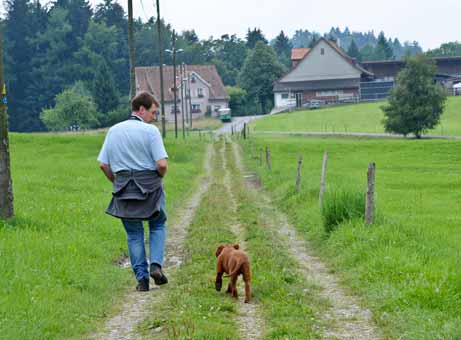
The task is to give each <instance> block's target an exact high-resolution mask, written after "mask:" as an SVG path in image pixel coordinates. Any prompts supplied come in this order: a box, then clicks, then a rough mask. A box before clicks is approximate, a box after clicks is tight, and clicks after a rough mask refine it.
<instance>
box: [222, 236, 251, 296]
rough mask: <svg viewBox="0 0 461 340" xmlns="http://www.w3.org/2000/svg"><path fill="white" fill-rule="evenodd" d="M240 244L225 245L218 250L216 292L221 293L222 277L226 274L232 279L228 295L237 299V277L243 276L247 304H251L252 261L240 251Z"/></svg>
mask: <svg viewBox="0 0 461 340" xmlns="http://www.w3.org/2000/svg"><path fill="white" fill-rule="evenodd" d="M239 248H240V246H239V245H238V244H225V245H221V246H219V247H218V249H216V257H217V258H218V264H217V266H216V284H215V286H216V290H217V291H218V292H219V291H221V288H222V276H223V274H224V273H226V274H227V277H230V282H229V286H228V287H227V291H226V292H227V293H231V294H232V296H233V297H235V298H237V277H238V276H239V275H240V274H242V276H243V281H244V282H245V303H249V302H250V295H251V288H250V280H251V275H250V260H249V259H248V255H247V254H245V252H244V251H243V250H239Z"/></svg>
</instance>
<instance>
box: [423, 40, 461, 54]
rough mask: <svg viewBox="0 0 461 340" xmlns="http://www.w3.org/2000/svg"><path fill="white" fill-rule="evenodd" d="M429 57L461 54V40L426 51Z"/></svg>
mask: <svg viewBox="0 0 461 340" xmlns="http://www.w3.org/2000/svg"><path fill="white" fill-rule="evenodd" d="M426 55H428V56H429V57H456V56H460V55H461V42H459V41H453V42H448V43H445V44H442V45H440V47H439V48H435V49H433V50H429V51H427V52H426Z"/></svg>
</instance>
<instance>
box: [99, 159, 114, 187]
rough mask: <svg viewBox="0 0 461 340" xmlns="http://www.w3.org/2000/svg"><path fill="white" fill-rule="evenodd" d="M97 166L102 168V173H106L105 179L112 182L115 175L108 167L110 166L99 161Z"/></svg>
mask: <svg viewBox="0 0 461 340" xmlns="http://www.w3.org/2000/svg"><path fill="white" fill-rule="evenodd" d="M99 168H100V169H101V170H102V172H104V175H106V177H107V179H108V180H109V181H111V182H112V183H113V182H114V179H115V176H114V173H113V172H112V170H111V169H110V166H109V165H108V164H104V163H99Z"/></svg>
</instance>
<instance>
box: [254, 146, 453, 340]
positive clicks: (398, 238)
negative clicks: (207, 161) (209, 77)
mask: <svg viewBox="0 0 461 340" xmlns="http://www.w3.org/2000/svg"><path fill="white" fill-rule="evenodd" d="M266 145H269V146H270V147H271V151H272V159H273V171H272V173H268V172H267V171H266V170H265V169H263V168H260V167H259V165H258V164H259V161H257V160H256V159H252V160H249V166H250V167H251V168H253V169H255V170H256V171H257V172H258V173H259V174H260V175H261V177H262V181H263V185H264V187H265V188H266V189H267V190H268V191H269V192H270V193H271V194H272V195H273V196H274V197H275V198H276V199H277V201H278V202H279V204H280V206H281V207H282V208H283V209H284V210H285V211H286V212H287V213H288V214H289V215H290V216H291V217H292V220H293V222H294V223H295V224H296V226H297V228H298V229H299V230H300V231H301V232H302V233H303V234H304V235H305V236H306V238H309V239H310V240H311V241H313V243H314V245H315V246H316V248H317V250H318V251H319V253H320V254H322V255H323V257H324V258H325V259H326V260H328V261H330V262H331V264H332V266H333V268H334V270H336V271H337V272H338V273H339V274H340V275H341V277H342V278H343V279H344V281H345V284H346V285H349V286H351V287H352V289H353V290H354V291H356V292H357V293H358V294H359V295H361V296H363V297H364V298H365V300H366V301H367V303H368V304H369V306H370V307H371V308H372V310H373V311H374V312H375V317H376V319H377V322H378V324H380V325H381V327H383V328H384V330H385V331H386V332H387V334H388V335H389V337H391V338H399V337H400V336H402V338H405V339H437V338H443V339H455V338H456V339H457V338H460V337H461V326H460V325H461V310H460V309H459V306H460V304H461V286H460V284H459V282H460V280H461V270H460V266H459V254H460V252H461V246H460V245H461V230H460V227H459V226H460V225H461V218H460V215H459V211H458V209H459V204H460V203H461V192H460V191H459V190H457V189H456V188H458V187H459V186H460V184H461V178H460V177H459V170H458V169H459V168H460V162H461V161H460V158H459V154H460V152H461V144H460V143H459V142H456V141H394V140H386V141H382V140H379V141H377V140H354V139H309V138H295V137H290V138H288V137H264V138H263V137H261V138H257V139H256V146H254V147H253V155H255V154H256V152H255V150H258V148H259V147H265V146H266ZM247 150H248V153H249V150H250V149H249V148H247ZM324 150H328V152H329V154H330V160H329V163H328V172H327V187H330V188H333V187H353V188H355V189H356V190H362V191H363V192H365V184H366V169H367V164H368V162H371V161H374V162H376V163H377V178H376V181H377V183H376V192H377V202H378V208H379V214H380V215H381V216H382V217H383V221H382V222H381V223H379V224H378V225H375V226H373V227H371V228H366V227H364V226H363V224H362V223H361V222H360V221H359V222H354V223H349V224H345V225H342V226H341V227H340V228H338V230H336V231H335V232H333V233H332V234H331V236H330V237H329V238H328V237H326V235H325V233H324V232H323V229H322V226H321V217H320V213H319V208H318V188H319V178H320V169H321V160H322V154H323V152H324ZM298 153H302V154H303V157H304V163H303V168H302V190H301V192H300V194H296V193H295V190H294V184H295V178H296V164H297V155H298Z"/></svg>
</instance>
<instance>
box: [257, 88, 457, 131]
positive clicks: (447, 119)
mask: <svg viewBox="0 0 461 340" xmlns="http://www.w3.org/2000/svg"><path fill="white" fill-rule="evenodd" d="M382 105H384V102H378V103H362V104H357V105H346V106H338V107H331V108H324V109H320V110H308V111H296V112H292V113H283V114H280V115H276V116H273V117H271V118H269V119H267V118H266V119H261V120H257V121H256V122H255V123H254V126H255V129H256V130H259V131H324V132H373V133H375V132H384V128H383V125H382V123H381V121H382V119H383V117H384V115H383V113H382V111H381V109H380V106H382ZM430 134H434V135H452V136H453V135H457V136H460V135H461V96H459V97H449V98H448V101H447V105H446V109H445V112H444V113H443V115H442V122H441V124H440V125H439V126H437V127H436V128H435V129H434V130H432V131H430Z"/></svg>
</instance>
